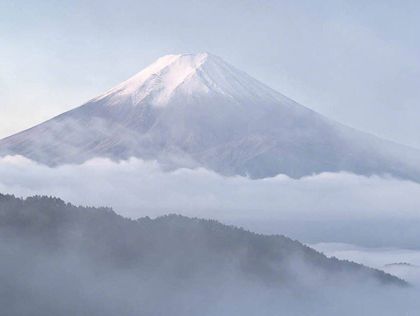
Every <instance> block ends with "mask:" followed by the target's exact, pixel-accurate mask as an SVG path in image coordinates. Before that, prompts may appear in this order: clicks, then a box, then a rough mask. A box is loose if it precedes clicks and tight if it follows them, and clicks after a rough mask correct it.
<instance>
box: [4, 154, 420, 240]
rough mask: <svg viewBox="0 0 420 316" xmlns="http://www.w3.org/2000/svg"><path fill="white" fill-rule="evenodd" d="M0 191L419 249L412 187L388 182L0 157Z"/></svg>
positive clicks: (131, 213) (416, 189)
mask: <svg viewBox="0 0 420 316" xmlns="http://www.w3.org/2000/svg"><path fill="white" fill-rule="evenodd" d="M0 192H3V193H13V194H16V195H18V196H30V195H35V194H41V195H51V196H58V197H61V198H63V199H64V200H66V201H69V202H72V203H75V204H78V205H91V206H110V207H113V208H114V209H115V211H116V212H118V213H119V214H121V215H124V216H127V217H131V218H138V217H141V216H146V215H147V216H152V217H153V216H159V215H163V214H167V213H179V214H183V215H187V216H197V217H203V218H214V219H218V220H221V221H222V222H225V223H232V224H236V225H241V226H244V227H246V228H249V229H251V230H253V231H258V232H263V233H282V234H285V235H288V236H291V237H293V238H297V239H299V240H302V241H305V242H312V243H314V242H324V241H327V242H331V241H335V242H347V243H355V244H364V245H368V246H397V247H411V248H413V247H415V248H417V247H418V245H419V244H420V237H419V236H418V227H420V226H419V225H420V214H419V213H418V210H419V209H420V185H419V184H417V183H414V182H410V181H403V180H399V179H395V178H391V177H379V176H371V177H366V176H357V175H353V174H347V173H324V174H319V175H314V176H309V177H304V178H301V179H292V178H289V177H287V176H284V175H279V176H276V177H274V178H268V179H262V180H250V179H248V178H245V177H224V176H220V175H218V174H216V173H214V172H211V171H208V170H205V169H194V170H192V169H178V170H175V171H164V170H162V168H161V166H159V164H158V163H156V162H150V161H142V160H139V159H130V160H128V161H123V162H119V163H117V162H112V161H109V160H106V159H94V160H90V161H88V162H86V163H84V164H81V165H63V166H60V167H56V168H49V167H46V166H44V165H40V164H37V163H35V162H32V161H30V160H28V159H26V158H23V157H19V156H13V157H11V156H9V157H5V158H2V159H0Z"/></svg>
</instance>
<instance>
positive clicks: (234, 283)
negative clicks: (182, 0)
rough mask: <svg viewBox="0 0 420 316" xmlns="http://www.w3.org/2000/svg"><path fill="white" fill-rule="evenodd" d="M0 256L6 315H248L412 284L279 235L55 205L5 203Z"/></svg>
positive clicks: (51, 201) (0, 206)
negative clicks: (319, 297) (323, 296)
mask: <svg viewBox="0 0 420 316" xmlns="http://www.w3.org/2000/svg"><path fill="white" fill-rule="evenodd" d="M0 255H1V258H2V260H1V261H0V280H1V284H0V304H1V306H2V310H3V311H7V313H6V314H7V315H143V314H142V312H144V315H169V314H170V315H197V313H198V311H200V314H201V315H224V312H227V311H229V313H227V314H226V315H232V313H233V311H234V310H235V306H236V308H237V309H241V308H240V307H239V306H237V304H238V302H241V304H242V305H243V306H245V307H246V308H245V310H246V313H245V311H242V312H241V314H240V315H248V314H247V313H248V312H251V311H252V308H255V312H256V311H257V310H260V309H261V308H263V306H266V307H267V308H268V306H272V304H275V305H276V304H280V303H281V302H282V303H284V302H285V301H284V300H282V297H284V296H285V295H286V296H287V295H292V296H293V297H295V295H297V297H299V296H302V297H301V299H304V300H306V299H307V298H306V297H307V296H308V297H310V296H311V295H314V294H313V292H314V291H315V293H316V292H318V291H319V288H320V286H323V287H327V288H328V287H332V288H335V287H337V288H338V289H341V290H343V291H345V290H346V289H352V288H354V287H356V288H358V287H360V288H363V287H364V286H369V285H371V284H374V285H375V286H381V287H383V286H385V287H392V288H394V287H395V288H399V287H401V286H402V287H404V286H405V285H406V283H405V282H404V281H402V280H400V279H398V278H396V277H394V276H391V275H389V274H386V273H384V272H381V271H378V270H374V269H370V268H367V267H364V266H362V265H359V264H355V263H351V262H345V261H340V260H337V259H329V258H327V257H325V256H324V255H322V254H320V253H318V252H316V251H315V250H313V249H311V248H309V247H306V246H304V245H302V244H301V243H299V242H297V241H293V240H291V239H289V238H286V237H283V236H265V235H258V234H254V233H251V232H249V231H245V230H243V229H240V228H236V227H232V226H225V225H223V224H220V223H218V222H216V221H213V220H203V219H195V218H187V217H183V216H178V215H168V216H163V217H159V218H156V219H150V218H147V217H146V218H141V219H139V220H130V219H127V218H123V217H121V216H119V215H117V214H116V213H114V212H113V211H112V210H111V209H107V208H88V207H76V206H73V205H71V204H68V203H65V202H63V201H62V200H60V199H57V198H49V197H30V198H27V199H19V198H15V197H14V196H11V195H0ZM285 293H287V294H285ZM293 293H295V294H293ZM305 293H307V294H305ZM311 293H312V294H311ZM274 298H275V299H274ZM295 298H296V297H295ZM254 300H255V301H254ZM286 301H287V300H286ZM228 302H230V303H229V304H228ZM270 302H271V303H270ZM261 304H263V305H261ZM270 304H271V305H270ZM248 305H249V306H248ZM302 308H303V307H302ZM241 310H242V309H241ZM267 313H268V311H267ZM273 313H274V310H273ZM6 314H4V315H6ZM251 314H252V313H251ZM251 314H249V315H251ZM238 315H239V314H238Z"/></svg>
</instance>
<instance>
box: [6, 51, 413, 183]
mask: <svg viewBox="0 0 420 316" xmlns="http://www.w3.org/2000/svg"><path fill="white" fill-rule="evenodd" d="M8 154H19V155H23V156H26V157H28V158H30V159H33V160H35V161H38V162H41V163H44V164H47V165H51V166H56V165H60V164H65V163H81V162H83V161H86V160H88V159H90V158H93V157H97V156H100V157H108V158H111V159H114V160H121V159H127V158H129V157H138V158H142V159H146V160H157V161H159V162H160V163H161V164H162V165H164V166H166V167H167V168H178V167H189V168H193V167H205V168H208V169H211V170H215V171H216V172H219V173H221V174H224V175H247V176H250V177H253V178H264V177H270V176H274V175H277V174H280V173H283V174H286V175H289V176H291V177H301V176H305V175H310V174H314V173H320V172H327V171H330V172H338V171H347V172H353V173H357V174H364V175H372V174H378V175H384V174H390V175H393V176H396V177H401V178H406V179H411V180H415V181H420V151H418V150H415V149H410V148H407V147H404V146H401V145H397V144H394V143H391V142H388V141H385V140H381V139H379V138H377V137H374V136H372V135H369V134H366V133H363V132H360V131H357V130H354V129H351V128H349V127H346V126H343V125H341V124H338V123H336V122H334V121H332V120H329V119H327V118H326V117H324V116H322V115H320V114H318V113H316V112H314V111H312V110H310V109H308V108H306V107H304V106H302V105H299V104H298V103H296V102H294V101H293V100H291V99H289V98H287V97H285V96H283V95H282V94H280V93H278V92H276V91H274V90H273V89H271V88H269V87H267V86H266V85H264V84H262V83H261V82H259V81H257V80H255V79H253V78H252V77H250V76H249V75H247V74H246V73H244V72H242V71H240V70H238V69H236V68H235V67H233V66H231V65H229V64H228V63H226V62H225V61H223V60H222V59H221V58H219V57H217V56H214V55H211V54H208V53H200V54H181V55H168V56H164V57H162V58H159V59H158V60H157V61H156V62H155V63H153V64H152V65H150V66H149V67H147V68H146V69H144V70H143V71H141V72H139V73H138V74H136V75H135V76H133V77H132V78H130V79H128V80H127V81H125V82H123V83H121V84H119V85H117V86H116V87H114V88H112V89H110V90H109V91H107V92H106V93H104V94H102V95H100V96H98V97H96V98H94V99H92V100H90V101H88V102H87V103H86V104H84V105H82V106H80V107H78V108H76V109H74V110H71V111H69V112H66V113H63V114H61V115H59V116H57V117H55V118H53V119H51V120H49V121H47V122H45V123H42V124H40V125H37V126H35V127H33V128H31V129H28V130H26V131H23V132H21V133H18V134H16V135H13V136H10V137H8V138H6V139H3V140H1V141H0V155H2V156H4V155H8Z"/></svg>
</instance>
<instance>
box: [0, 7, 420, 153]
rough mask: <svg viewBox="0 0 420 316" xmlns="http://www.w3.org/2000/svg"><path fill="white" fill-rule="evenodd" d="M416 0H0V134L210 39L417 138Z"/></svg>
mask: <svg viewBox="0 0 420 316" xmlns="http://www.w3.org/2000/svg"><path fill="white" fill-rule="evenodd" d="M419 12H420V2H418V1H392V0H388V1H368V2H367V1H332V0H331V1H328V0H326V1H304V0H303V1H256V0H241V1H239V0H233V1H220V0H213V1H192V0H189V1H186V0H182V1H162V0H156V1H127V0H122V1H95V0H93V1H77V0H75V1H68V2H65V1H52V0H46V1H8V0H2V1H0V137H3V136H7V135H10V134H12V133H14V132H17V131H19V130H21V129H24V128H27V127H30V126H32V125H34V124H35V123H39V122H41V121H43V120H45V119H48V118H50V117H52V116H54V115H56V114H59V113H61V112H63V111H65V110H68V109H71V108H73V107H75V106H78V105H81V104H82V103H83V102H84V101H86V100H88V99H90V98H92V97H94V96H95V95H97V94H99V93H101V92H103V91H105V90H107V89H108V88H110V87H112V86H113V85H115V84H117V83H119V82H120V81H122V80H125V79H127V78H128V77H129V76H131V75H133V74H134V73H136V72H138V71H139V70H141V69H142V68H143V67H145V66H147V65H148V64H149V63H151V62H152V61H154V60H155V59H156V58H158V57H160V56H161V55H165V54H168V53H179V52H200V51H209V52H212V53H214V54H216V55H219V56H221V57H223V58H224V59H225V60H226V61H228V62H230V63H232V64H233V65H235V66H237V67H238V68H240V69H242V70H245V71H246V72H248V73H249V74H250V75H252V76H254V77H256V78H257V79H260V80H262V81H263V82H265V83H267V84H268V85H270V86H271V87H273V88H275V89H277V90H278V91H280V92H282V93H284V94H285V95H287V96H289V97H291V98H293V99H295V100H296V101H298V102H300V103H302V104H304V105H306V106H308V107H310V108H312V109H315V110H317V111H318V112H321V113H323V114H325V115H327V116H329V117H331V118H334V119H336V120H338V121H341V122H343V123H346V124H348V125H351V126H353V127H356V128H359V129H362V130H365V131H369V132H372V133H374V134H376V135H379V136H382V137H385V138H388V139H391V140H394V141H398V142H401V143H405V144H408V145H412V146H416V147H419V148H420V124H418V121H419V118H420V89H418V87H419V85H420V58H418V56H420V41H419V38H420V19H419Z"/></svg>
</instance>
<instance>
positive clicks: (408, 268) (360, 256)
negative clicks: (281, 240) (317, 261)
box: [309, 243, 420, 287]
mask: <svg viewBox="0 0 420 316" xmlns="http://www.w3.org/2000/svg"><path fill="white" fill-rule="evenodd" d="M309 246H310V247H312V248H315V249H316V250H318V251H320V252H322V253H324V254H325V255H327V256H329V257H336V258H338V259H342V260H350V261H354V262H357V263H360V264H363V265H366V266H369V267H373V268H377V269H381V270H384V271H385V272H388V273H390V274H393V275H396V276H398V277H400V278H402V279H404V280H407V281H408V282H410V283H411V284H413V285H416V286H417V287H420V251H419V250H415V249H399V248H368V247H360V246H355V245H349V244H342V243H319V244H311V245H309Z"/></svg>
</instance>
